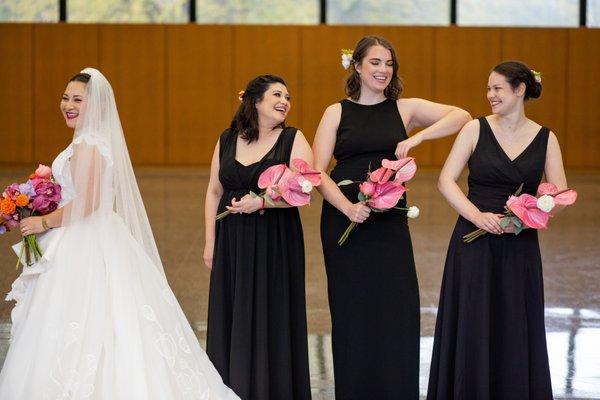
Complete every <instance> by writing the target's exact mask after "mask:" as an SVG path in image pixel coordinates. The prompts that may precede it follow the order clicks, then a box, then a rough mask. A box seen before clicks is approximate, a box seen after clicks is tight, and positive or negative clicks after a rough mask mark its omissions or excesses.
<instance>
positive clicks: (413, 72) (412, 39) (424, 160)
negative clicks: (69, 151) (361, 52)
mask: <svg viewBox="0 0 600 400" xmlns="http://www.w3.org/2000/svg"><path fill="white" fill-rule="evenodd" d="M369 33H370V34H375V35H380V36H383V37H385V38H386V39H388V40H389V41H390V42H391V43H392V45H393V46H394V49H395V50H396V55H397V57H398V62H399V64H400V67H399V69H398V72H399V75H400V77H401V78H402V79H403V81H404V92H403V93H402V96H403V97H405V98H408V97H420V98H424V99H427V100H433V96H434V91H433V82H434V74H433V71H434V43H435V42H434V29H433V28H425V27H374V29H372V30H370V32H369ZM414 133H416V131H415V132H411V134H414ZM410 155H411V156H412V157H415V158H416V160H417V163H418V164H419V165H422V166H426V165H431V164H432V163H433V158H432V157H433V143H432V142H430V141H425V142H423V143H422V144H421V145H419V146H418V147H417V148H416V149H414V150H412V151H411V152H410Z"/></svg>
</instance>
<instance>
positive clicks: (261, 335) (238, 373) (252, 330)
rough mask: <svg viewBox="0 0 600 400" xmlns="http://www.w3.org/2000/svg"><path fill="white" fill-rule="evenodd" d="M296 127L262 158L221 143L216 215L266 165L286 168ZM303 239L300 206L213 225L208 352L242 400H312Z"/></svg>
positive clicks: (232, 139)
mask: <svg viewBox="0 0 600 400" xmlns="http://www.w3.org/2000/svg"><path fill="white" fill-rule="evenodd" d="M295 136H296V129H294V128H286V129H284V130H283V131H282V132H281V133H280V136H279V138H278V140H277V143H276V144H275V145H274V147H273V148H272V149H271V151H270V152H269V153H267V154H266V155H265V156H264V158H263V159H262V160H260V161H259V162H256V163H254V164H251V165H247V166H244V165H242V164H241V163H239V162H238V161H236V159H235V151H236V150H235V149H236V141H237V135H236V134H235V133H233V132H231V131H229V130H227V131H225V132H224V133H223V134H222V135H221V139H220V151H219V156H220V170H219V179H220V181H221V184H222V185H223V188H224V193H223V196H222V198H221V202H220V204H219V208H218V212H219V213H220V212H222V211H225V210H226V209H225V206H226V205H230V204H231V200H232V198H234V197H235V198H237V199H240V198H241V197H242V196H244V195H245V194H248V193H249V192H250V191H253V192H255V193H259V192H260V191H259V188H258V187H257V182H258V177H259V176H260V174H261V173H262V172H263V171H264V170H265V169H267V168H268V167H270V166H272V165H275V164H281V163H285V164H288V163H289V159H290V154H291V149H292V145H293V142H294V138H295ZM305 303H306V301H305V292H304V240H303V235H302V225H301V223H300V216H299V213H298V209H297V208H295V207H293V208H279V209H273V208H270V209H266V210H265V211H264V214H262V215H261V214H260V213H259V212H254V213H251V214H231V215H229V216H227V217H226V218H224V219H223V220H220V221H217V225H216V239H215V250H214V263H213V269H212V272H211V277H210V295H209V311H208V332H207V354H208V356H209V357H210V359H211V361H212V362H213V364H214V365H215V367H216V368H217V370H218V371H219V373H220V374H221V376H222V377H223V381H224V382H225V383H226V384H227V385H228V386H229V387H231V388H232V389H233V390H234V391H235V392H236V394H238V395H239V396H240V397H241V398H242V399H243V400H280V399H289V400H300V399H302V400H304V399H310V397H311V394H310V378H309V372H308V347H307V346H308V345H307V333H306V304H305Z"/></svg>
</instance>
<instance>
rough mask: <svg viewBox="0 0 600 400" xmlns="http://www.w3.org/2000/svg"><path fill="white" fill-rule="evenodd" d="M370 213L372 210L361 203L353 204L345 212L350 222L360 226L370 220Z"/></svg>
mask: <svg viewBox="0 0 600 400" xmlns="http://www.w3.org/2000/svg"><path fill="white" fill-rule="evenodd" d="M370 213H371V209H370V208H369V207H367V206H365V205H364V204H363V203H360V202H358V203H354V204H351V205H350V206H348V207H347V208H346V210H345V211H344V214H346V216H347V217H348V218H349V219H350V221H352V222H356V223H359V224H362V223H363V222H365V221H366V220H367V218H369V214H370Z"/></svg>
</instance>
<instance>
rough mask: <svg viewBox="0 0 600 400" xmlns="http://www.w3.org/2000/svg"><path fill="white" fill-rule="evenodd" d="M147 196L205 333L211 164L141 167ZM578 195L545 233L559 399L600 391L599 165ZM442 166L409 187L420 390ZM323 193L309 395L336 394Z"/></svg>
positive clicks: (439, 231)
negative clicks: (414, 210)
mask: <svg viewBox="0 0 600 400" xmlns="http://www.w3.org/2000/svg"><path fill="white" fill-rule="evenodd" d="M29 172H30V171H29V170H28V169H27V168H23V167H2V168H0V187H2V188H3V187H4V186H6V185H7V184H9V183H11V182H12V181H16V180H20V179H23V178H24V177H25V176H26V175H27V174H28V173H29ZM136 173H137V176H138V179H139V183H140V188H141V191H142V195H143V196H144V201H145V203H146V207H147V210H148V214H149V216H150V220H151V223H152V227H153V229H154V233H155V236H156V239H157V243H158V246H159V250H160V252H161V256H162V258H163V262H164V265H165V270H166V272H167V277H168V279H169V282H170V284H171V287H172V288H173V291H174V292H175V295H176V296H177V298H178V299H179V302H180V303H181V306H182V308H183V310H184V312H185V313H186V315H187V316H188V319H189V320H190V321H191V322H192V326H193V327H194V329H195V330H196V332H197V334H198V337H199V339H200V340H201V342H202V343H203V342H204V336H205V331H206V322H205V321H206V309H207V294H208V277H209V272H208V271H207V270H206V268H204V267H203V266H202V246H203V242H204V230H203V218H204V216H203V201H204V193H205V189H206V185H207V175H208V174H207V170H206V169H200V168H140V169H137V170H136ZM568 175H569V183H570V185H571V187H573V188H575V189H576V190H577V191H578V192H579V194H580V197H579V200H578V203H577V204H576V205H574V206H572V207H571V208H570V209H567V210H566V211H564V212H563V213H562V214H561V215H559V216H558V217H556V218H555V219H554V220H553V221H551V227H550V229H549V230H548V231H546V232H542V234H541V236H540V238H541V239H540V240H541V247H542V255H543V261H544V281H545V295H546V326H547V339H548V352H549V357H550V368H551V373H552V384H553V388H554V394H555V396H556V398H560V399H600V268H599V266H600V261H599V260H600V246H599V244H600V240H599V239H598V233H597V232H598V224H599V223H600V205H599V204H600V185H598V183H600V172H596V173H583V172H579V173H574V172H570V173H569V174H568ZM436 179H437V171H419V172H418V173H417V176H416V177H415V179H414V180H413V181H411V184H410V186H409V188H410V192H409V203H410V204H414V205H418V206H419V207H420V208H421V216H420V217H419V218H418V219H416V220H414V221H411V234H412V238H413V245H414V249H415V259H416V263H417V272H418V275H419V284H420V291H421V306H422V309H421V311H422V312H421V318H422V327H421V334H422V338H421V370H420V371H421V393H422V395H425V392H426V385H427V377H428V374H429V359H430V356H431V347H432V334H433V328H434V325H435V313H436V307H437V302H438V296H439V286H440V280H441V275H442V270H443V265H444V258H445V252H446V248H447V245H448V239H449V237H450V233H451V231H452V228H453V225H454V222H455V221H456V214H455V212H454V211H453V210H452V209H451V208H450V207H449V206H448V205H447V203H446V202H445V201H444V200H443V198H442V197H441V196H440V194H439V193H438V191H437V189H436ZM463 183H464V181H463ZM319 213H320V199H316V201H315V202H314V204H313V205H311V206H309V207H305V208H304V209H303V210H302V218H303V225H304V234H305V241H306V252H307V275H306V283H307V288H306V293H307V294H306V295H307V316H308V329H309V344H310V363H311V364H310V368H311V377H312V388H313V399H315V400H325V399H327V400H330V399H333V398H334V395H333V393H334V392H333V388H334V383H333V368H332V360H331V346H330V340H331V338H330V335H329V333H330V329H331V326H330V319H329V310H328V305H327V287H326V279H325V273H324V268H323V258H322V254H321V245H320V241H319V226H318V225H319ZM18 239H19V238H18V236H17V235H16V233H11V234H8V235H4V236H3V237H0V266H2V271H3V274H2V275H1V276H0V293H6V292H8V291H9V289H10V284H11V282H12V281H13V280H14V279H15V278H16V276H17V274H18V272H17V271H15V269H14V263H15V258H14V255H13V254H12V252H11V251H10V244H12V243H14V242H15V241H17V240H18ZM11 307H12V303H1V304H0V365H1V364H2V362H3V360H4V356H5V354H6V351H7V349H8V338H9V331H10V309H11Z"/></svg>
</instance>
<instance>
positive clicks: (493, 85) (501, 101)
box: [487, 72, 525, 115]
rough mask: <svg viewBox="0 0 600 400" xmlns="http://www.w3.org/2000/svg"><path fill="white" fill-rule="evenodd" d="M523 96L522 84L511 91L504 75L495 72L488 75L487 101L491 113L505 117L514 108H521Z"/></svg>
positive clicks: (523, 86)
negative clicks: (490, 107)
mask: <svg viewBox="0 0 600 400" xmlns="http://www.w3.org/2000/svg"><path fill="white" fill-rule="evenodd" d="M524 94H525V84H524V83H521V84H519V86H517V87H516V88H515V89H513V88H512V86H511V85H510V83H509V82H508V81H507V80H506V77H505V76H504V75H501V74H499V73H497V72H492V73H491V74H490V77H489V79H488V85H487V99H488V101H489V102H490V105H491V106H492V113H494V114H499V115H506V114H509V113H510V112H511V111H513V110H514V109H515V107H518V106H523V95H524Z"/></svg>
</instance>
